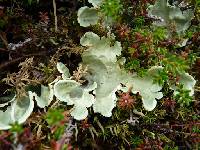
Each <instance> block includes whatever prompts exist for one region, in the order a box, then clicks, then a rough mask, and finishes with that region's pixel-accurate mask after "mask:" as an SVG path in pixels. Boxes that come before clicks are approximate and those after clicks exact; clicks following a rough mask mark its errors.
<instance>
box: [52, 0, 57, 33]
mask: <svg viewBox="0 0 200 150" xmlns="http://www.w3.org/2000/svg"><path fill="white" fill-rule="evenodd" d="M53 14H54V23H55V31H56V32H57V31H58V18H57V15H56V0H53Z"/></svg>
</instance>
